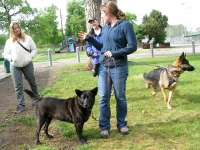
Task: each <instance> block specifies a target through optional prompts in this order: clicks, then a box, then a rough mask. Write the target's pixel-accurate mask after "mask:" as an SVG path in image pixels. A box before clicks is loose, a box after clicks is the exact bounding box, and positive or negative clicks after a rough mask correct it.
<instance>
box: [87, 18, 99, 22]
mask: <svg viewBox="0 0 200 150" xmlns="http://www.w3.org/2000/svg"><path fill="white" fill-rule="evenodd" d="M94 20H97V19H96V18H91V19H89V20H88V23H90V21H94Z"/></svg>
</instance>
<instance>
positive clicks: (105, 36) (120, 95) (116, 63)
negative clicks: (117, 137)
mask: <svg viewBox="0 0 200 150" xmlns="http://www.w3.org/2000/svg"><path fill="white" fill-rule="evenodd" d="M100 10H101V17H102V18H103V19H104V21H105V23H106V25H105V26H104V27H103V28H102V43H99V42H98V41H96V40H95V39H94V38H92V37H91V36H89V35H88V34H87V33H85V32H83V31H80V32H79V38H80V39H81V40H86V41H88V42H90V43H91V44H92V45H93V46H94V47H96V48H97V49H100V50H101V51H100V52H101V54H100V58H99V62H100V66H99V70H98V92H99V96H100V116H99V127H100V130H101V131H100V135H101V137H102V138H108V137H109V131H110V128H111V125H110V116H111V112H110V102H109V100H110V96H111V88H110V87H111V85H112V84H113V87H114V94H115V98H116V119H117V124H116V126H117V128H118V130H119V131H120V132H121V133H122V134H123V135H126V134H129V129H128V127H127V121H126V115H127V101H126V80H127V76H128V65H127V64H128V59H127V55H129V54H131V53H133V52H135V51H136V50H137V40H136V35H135V32H134V29H133V26H132V24H131V23H130V22H129V21H127V20H125V19H126V16H125V14H124V13H123V12H122V11H121V10H119V8H118V6H117V4H116V3H115V2H113V1H109V2H108V3H106V4H104V5H102V6H101V7H100Z"/></svg>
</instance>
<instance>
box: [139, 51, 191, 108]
mask: <svg viewBox="0 0 200 150" xmlns="http://www.w3.org/2000/svg"><path fill="white" fill-rule="evenodd" d="M193 70H195V68H194V67H193V66H192V65H190V64H189V61H188V60H187V59H186V54H184V52H183V53H182V54H181V56H180V57H179V58H178V59H177V60H176V61H174V62H173V63H172V64H171V65H169V66H167V67H159V68H156V69H154V70H152V71H150V72H149V73H148V74H147V73H144V74H143V77H144V79H145V81H146V88H150V87H152V88H153V91H152V92H151V95H152V96H153V97H154V98H156V99H158V98H157V97H156V93H157V92H159V91H160V90H161V91H162V94H163V97H164V100H165V101H166V103H167V108H168V109H169V110H172V107H171V106H170V100H171V97H172V94H173V92H174V90H175V88H176V86H177V85H178V78H179V76H180V75H181V74H182V73H183V72H184V71H193ZM165 89H168V90H169V96H168V98H167V95H166V92H165Z"/></svg>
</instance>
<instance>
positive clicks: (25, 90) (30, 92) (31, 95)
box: [24, 89, 39, 106]
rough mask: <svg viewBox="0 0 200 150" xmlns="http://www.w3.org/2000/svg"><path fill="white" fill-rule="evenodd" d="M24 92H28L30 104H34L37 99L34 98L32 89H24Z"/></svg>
mask: <svg viewBox="0 0 200 150" xmlns="http://www.w3.org/2000/svg"><path fill="white" fill-rule="evenodd" d="M24 92H26V94H28V95H29V96H30V98H31V100H32V105H33V106H34V105H35V103H36V102H37V101H38V100H39V99H37V98H36V95H35V94H34V93H33V92H32V91H30V90H28V89H24Z"/></svg>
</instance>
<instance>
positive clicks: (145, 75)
mask: <svg viewBox="0 0 200 150" xmlns="http://www.w3.org/2000/svg"><path fill="white" fill-rule="evenodd" d="M143 78H144V79H145V80H146V79H148V75H147V73H146V72H144V73H143Z"/></svg>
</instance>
